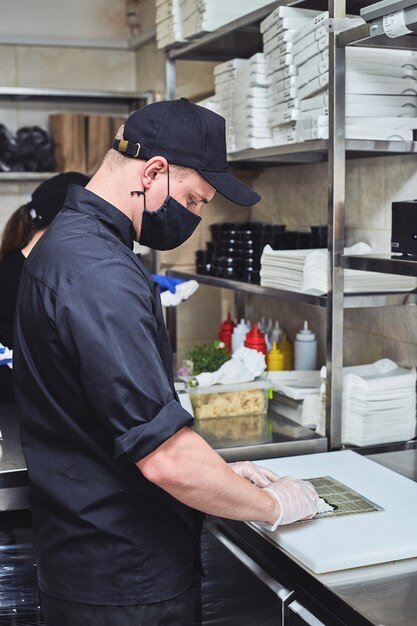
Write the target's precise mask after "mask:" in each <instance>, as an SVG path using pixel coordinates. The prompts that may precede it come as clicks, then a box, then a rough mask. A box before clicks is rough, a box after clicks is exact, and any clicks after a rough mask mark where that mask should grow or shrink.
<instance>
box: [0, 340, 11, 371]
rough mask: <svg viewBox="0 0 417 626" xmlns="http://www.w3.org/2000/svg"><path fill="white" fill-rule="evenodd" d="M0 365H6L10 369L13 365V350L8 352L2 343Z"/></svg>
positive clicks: (0, 345)
mask: <svg viewBox="0 0 417 626" xmlns="http://www.w3.org/2000/svg"><path fill="white" fill-rule="evenodd" d="M0 365H8V366H9V367H10V368H11V367H12V365H13V350H9V348H7V347H6V346H3V344H2V343H0Z"/></svg>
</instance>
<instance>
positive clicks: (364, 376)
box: [316, 359, 416, 446]
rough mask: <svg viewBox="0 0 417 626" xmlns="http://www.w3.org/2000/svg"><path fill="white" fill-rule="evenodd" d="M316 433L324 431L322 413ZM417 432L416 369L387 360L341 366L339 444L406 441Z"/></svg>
mask: <svg viewBox="0 0 417 626" xmlns="http://www.w3.org/2000/svg"><path fill="white" fill-rule="evenodd" d="M316 430H317V433H318V434H320V435H324V434H325V426H324V415H323V414H322V417H321V420H320V423H319V425H318V427H317V429H316ZM415 434H416V371H415V369H414V368H413V369H411V370H409V369H405V368H401V367H398V365H397V364H396V363H394V362H393V361H391V360H390V359H381V360H380V361H376V362H375V363H372V364H369V365H359V366H355V367H346V368H344V369H343V392H342V444H350V445H354V446H367V445H376V444H382V443H391V442H395V441H407V440H408V439H412V438H413V437H414V436H415Z"/></svg>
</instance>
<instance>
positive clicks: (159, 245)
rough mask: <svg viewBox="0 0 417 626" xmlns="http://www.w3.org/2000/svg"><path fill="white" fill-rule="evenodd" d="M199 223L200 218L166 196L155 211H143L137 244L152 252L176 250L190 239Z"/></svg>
mask: <svg viewBox="0 0 417 626" xmlns="http://www.w3.org/2000/svg"><path fill="white" fill-rule="evenodd" d="M142 193H143V192H142ZM143 195H144V194H143ZM144 197H145V195H144ZM200 222H201V217H199V216H198V215H195V214H194V213H192V212H191V211H189V210H188V209H187V208H186V207H185V206H183V205H182V204H180V203H179V202H177V200H175V199H174V198H172V197H171V196H167V197H166V199H165V201H164V203H163V205H162V206H161V207H160V208H159V209H157V210H156V211H148V210H147V209H146V208H145V210H144V211H143V215H142V228H141V231H140V237H139V243H140V244H142V245H143V246H148V247H149V248H153V249H154V250H172V249H173V248H178V246H180V245H181V244H182V243H184V241H187V239H188V238H189V237H191V235H192V234H193V232H194V231H195V229H196V228H197V226H198V225H199V223H200Z"/></svg>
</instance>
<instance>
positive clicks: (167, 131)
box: [113, 98, 261, 206]
mask: <svg viewBox="0 0 417 626" xmlns="http://www.w3.org/2000/svg"><path fill="white" fill-rule="evenodd" d="M113 148H114V149H115V150H118V151H119V152H121V153H122V154H124V155H125V156H128V157H132V158H137V159H144V160H145V161H147V160H148V159H150V158H151V157H153V156H163V157H165V158H166V160H167V161H168V163H172V164H173V165H181V166H182V167H189V168H190V169H193V170H195V171H197V172H198V173H199V174H200V175H201V176H202V177H203V178H204V179H205V180H206V181H207V182H208V183H210V185H211V186H212V187H214V189H216V191H218V192H219V193H220V194H221V195H222V196H224V197H225V198H227V199H228V200H231V201H232V202H235V203H236V204H240V205H242V206H250V205H252V204H256V202H259V200H260V199H261V197H260V195H259V194H257V193H256V192H255V191H253V189H251V188H250V187H248V186H247V185H245V184H244V183H242V182H241V181H240V180H239V179H238V178H236V177H235V176H232V174H230V172H229V171H228V167H227V152H226V121H225V119H224V118H223V117H221V115H218V114H217V113H214V112H213V111H210V110H209V109H206V108H204V107H201V106H199V105H197V104H194V103H192V102H190V101H189V100H187V99H186V98H181V99H180V100H163V101H161V102H153V103H152V104H148V105H147V106H145V107H143V108H141V109H138V110H137V111H134V112H133V113H131V115H130V116H129V117H128V119H127V120H126V122H125V125H124V131H123V139H115V140H114V143H113Z"/></svg>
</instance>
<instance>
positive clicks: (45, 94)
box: [0, 86, 154, 182]
mask: <svg viewBox="0 0 417 626" xmlns="http://www.w3.org/2000/svg"><path fill="white" fill-rule="evenodd" d="M6 101H7V102H15V103H26V102H40V101H44V102H69V103H71V102H85V103H89V104H98V103H108V104H120V105H124V106H125V107H126V112H130V111H133V110H134V109H136V108H139V107H141V106H144V105H146V104H149V103H151V102H153V101H154V93H153V92H152V91H145V92H143V93H134V92H128V91H123V92H118V91H105V90H85V89H53V88H37V87H5V86H2V87H0V102H6ZM55 174H56V172H0V182H36V181H38V182H40V181H42V180H46V179H47V178H50V177H51V176H54V175H55Z"/></svg>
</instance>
